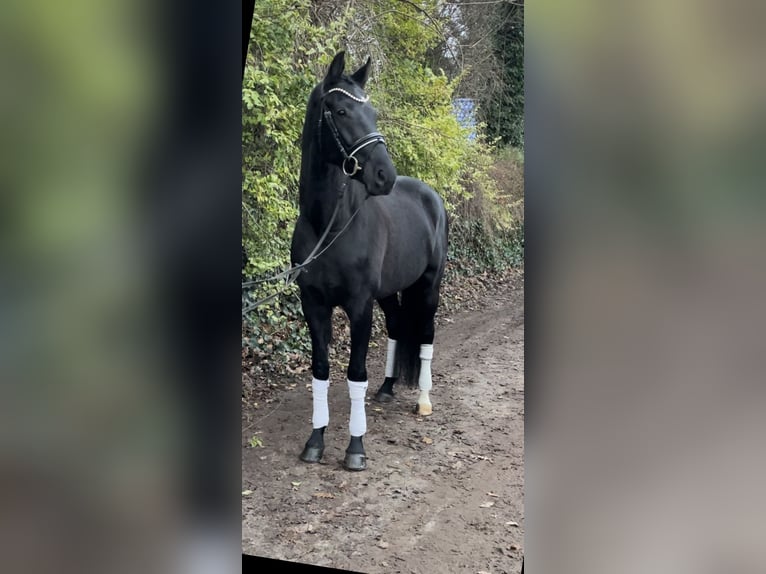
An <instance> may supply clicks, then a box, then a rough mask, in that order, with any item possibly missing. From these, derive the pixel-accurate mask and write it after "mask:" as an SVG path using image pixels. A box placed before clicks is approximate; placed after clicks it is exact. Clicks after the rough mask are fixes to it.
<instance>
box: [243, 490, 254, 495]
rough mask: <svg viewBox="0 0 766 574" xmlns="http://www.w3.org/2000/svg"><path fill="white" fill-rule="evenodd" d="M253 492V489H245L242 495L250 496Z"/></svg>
mask: <svg viewBox="0 0 766 574" xmlns="http://www.w3.org/2000/svg"><path fill="white" fill-rule="evenodd" d="M251 494H253V491H252V490H243V491H242V496H250V495H251Z"/></svg>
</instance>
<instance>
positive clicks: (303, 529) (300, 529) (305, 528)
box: [293, 524, 314, 534]
mask: <svg viewBox="0 0 766 574" xmlns="http://www.w3.org/2000/svg"><path fill="white" fill-rule="evenodd" d="M293 530H295V532H297V533H298V534H304V533H306V532H313V530H314V527H313V526H311V524H301V525H300V526H296V527H295V528H293Z"/></svg>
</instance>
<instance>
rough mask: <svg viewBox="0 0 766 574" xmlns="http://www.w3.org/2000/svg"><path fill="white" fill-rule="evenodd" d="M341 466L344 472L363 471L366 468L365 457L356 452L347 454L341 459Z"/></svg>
mask: <svg viewBox="0 0 766 574" xmlns="http://www.w3.org/2000/svg"><path fill="white" fill-rule="evenodd" d="M343 466H344V467H346V470H354V471H357V470H364V469H365V468H367V457H366V456H365V455H364V454H361V453H356V452H347V453H346V458H344V459H343Z"/></svg>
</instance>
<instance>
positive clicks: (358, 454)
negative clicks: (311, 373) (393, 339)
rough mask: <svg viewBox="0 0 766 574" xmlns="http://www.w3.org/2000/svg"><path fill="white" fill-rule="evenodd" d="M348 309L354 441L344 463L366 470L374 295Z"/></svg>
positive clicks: (347, 466) (350, 428) (347, 450)
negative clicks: (369, 368) (367, 395)
mask: <svg viewBox="0 0 766 574" xmlns="http://www.w3.org/2000/svg"><path fill="white" fill-rule="evenodd" d="M346 313H347V314H348V318H349V321H350V322H351V357H350V359H349V362H348V394H349V397H350V398H351V416H350V417H349V422H348V430H349V433H350V434H351V441H350V442H349V445H348V448H347V449H346V458H345V459H344V461H343V465H344V466H345V467H346V468H347V469H348V470H364V469H365V468H367V457H366V455H365V452H364V445H363V444H362V436H364V434H365V433H366V432H367V416H366V414H365V409H364V399H365V394H366V392H367V348H368V346H369V344H370V332H371V330H372V298H370V299H368V300H364V301H358V302H353V303H352V304H350V305H348V306H347V307H346Z"/></svg>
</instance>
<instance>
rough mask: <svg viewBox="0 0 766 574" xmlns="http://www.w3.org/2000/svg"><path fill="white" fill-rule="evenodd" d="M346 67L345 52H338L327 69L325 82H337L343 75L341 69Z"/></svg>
mask: <svg viewBox="0 0 766 574" xmlns="http://www.w3.org/2000/svg"><path fill="white" fill-rule="evenodd" d="M345 67H346V52H338V53H337V54H335V57H334V58H333V59H332V63H331V64H330V67H329V68H328V69H327V75H326V76H325V81H328V80H337V79H339V78H340V76H341V74H343V69H344V68H345Z"/></svg>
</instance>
